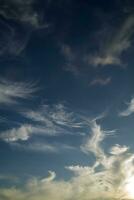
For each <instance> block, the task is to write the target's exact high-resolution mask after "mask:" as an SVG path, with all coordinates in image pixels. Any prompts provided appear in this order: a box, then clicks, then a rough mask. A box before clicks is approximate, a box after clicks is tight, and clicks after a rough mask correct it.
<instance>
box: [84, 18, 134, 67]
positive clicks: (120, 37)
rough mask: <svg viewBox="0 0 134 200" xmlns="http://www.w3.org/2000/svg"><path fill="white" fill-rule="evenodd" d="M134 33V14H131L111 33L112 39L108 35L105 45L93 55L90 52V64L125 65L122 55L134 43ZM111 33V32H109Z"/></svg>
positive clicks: (87, 59) (87, 58)
mask: <svg viewBox="0 0 134 200" xmlns="http://www.w3.org/2000/svg"><path fill="white" fill-rule="evenodd" d="M133 33H134V16H133V15H130V16H129V17H128V18H127V19H126V20H125V22H124V23H123V24H122V26H120V27H118V28H117V29H116V30H115V31H114V34H112V35H111V39H109V37H106V38H107V39H105V40H104V41H103V45H102V46H101V47H100V49H99V50H98V51H97V52H96V53H95V54H93V55H91V54H89V55H88V56H87V57H86V59H85V60H86V61H87V63H88V64H91V65H93V66H95V67H97V66H105V65H124V63H123V62H122V60H121V55H122V53H123V52H124V51H126V50H127V49H128V48H129V47H131V44H132V40H131V39H132V38H131V37H132V35H133ZM108 35H109V33H108Z"/></svg>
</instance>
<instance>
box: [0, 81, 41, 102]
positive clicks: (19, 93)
mask: <svg viewBox="0 0 134 200" xmlns="http://www.w3.org/2000/svg"><path fill="white" fill-rule="evenodd" d="M35 91H37V88H36V86H35V84H33V83H30V82H13V81H9V80H6V79H0V104H7V105H9V104H12V103H17V102H18V101H17V100H18V99H27V98H30V97H31V96H32V94H33V93H34V92H35Z"/></svg>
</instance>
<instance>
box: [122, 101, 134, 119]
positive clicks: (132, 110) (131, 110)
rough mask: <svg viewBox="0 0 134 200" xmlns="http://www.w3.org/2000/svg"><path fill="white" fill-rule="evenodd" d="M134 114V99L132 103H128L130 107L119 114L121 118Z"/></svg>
mask: <svg viewBox="0 0 134 200" xmlns="http://www.w3.org/2000/svg"><path fill="white" fill-rule="evenodd" d="M133 113H134V98H132V99H131V101H130V103H128V107H127V109H126V110H124V111H122V112H120V113H119V115H120V116H121V117H127V116H129V115H131V114H133Z"/></svg>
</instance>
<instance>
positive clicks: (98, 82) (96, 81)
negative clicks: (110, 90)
mask: <svg viewBox="0 0 134 200" xmlns="http://www.w3.org/2000/svg"><path fill="white" fill-rule="evenodd" d="M110 82H111V77H108V78H96V79H93V80H92V81H91V82H90V86H95V85H101V86H105V85H108V84H109V83H110Z"/></svg>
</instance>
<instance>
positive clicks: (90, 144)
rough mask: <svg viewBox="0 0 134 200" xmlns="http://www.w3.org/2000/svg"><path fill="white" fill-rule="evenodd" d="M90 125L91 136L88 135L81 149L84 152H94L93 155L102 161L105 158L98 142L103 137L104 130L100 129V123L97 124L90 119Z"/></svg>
mask: <svg viewBox="0 0 134 200" xmlns="http://www.w3.org/2000/svg"><path fill="white" fill-rule="evenodd" d="M90 126H91V133H92V137H90V136H88V138H87V139H86V142H85V143H84V144H83V145H82V146H81V149H82V151H83V152H85V153H89V152H92V153H94V155H95V156H96V157H97V158H99V159H100V160H102V162H103V160H104V159H105V154H104V151H103V150H102V148H101V146H100V143H101V142H102V141H103V140H104V138H105V132H104V131H103V130H102V129H101V127H100V125H98V124H97V123H96V121H94V120H93V121H91V123H90Z"/></svg>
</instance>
